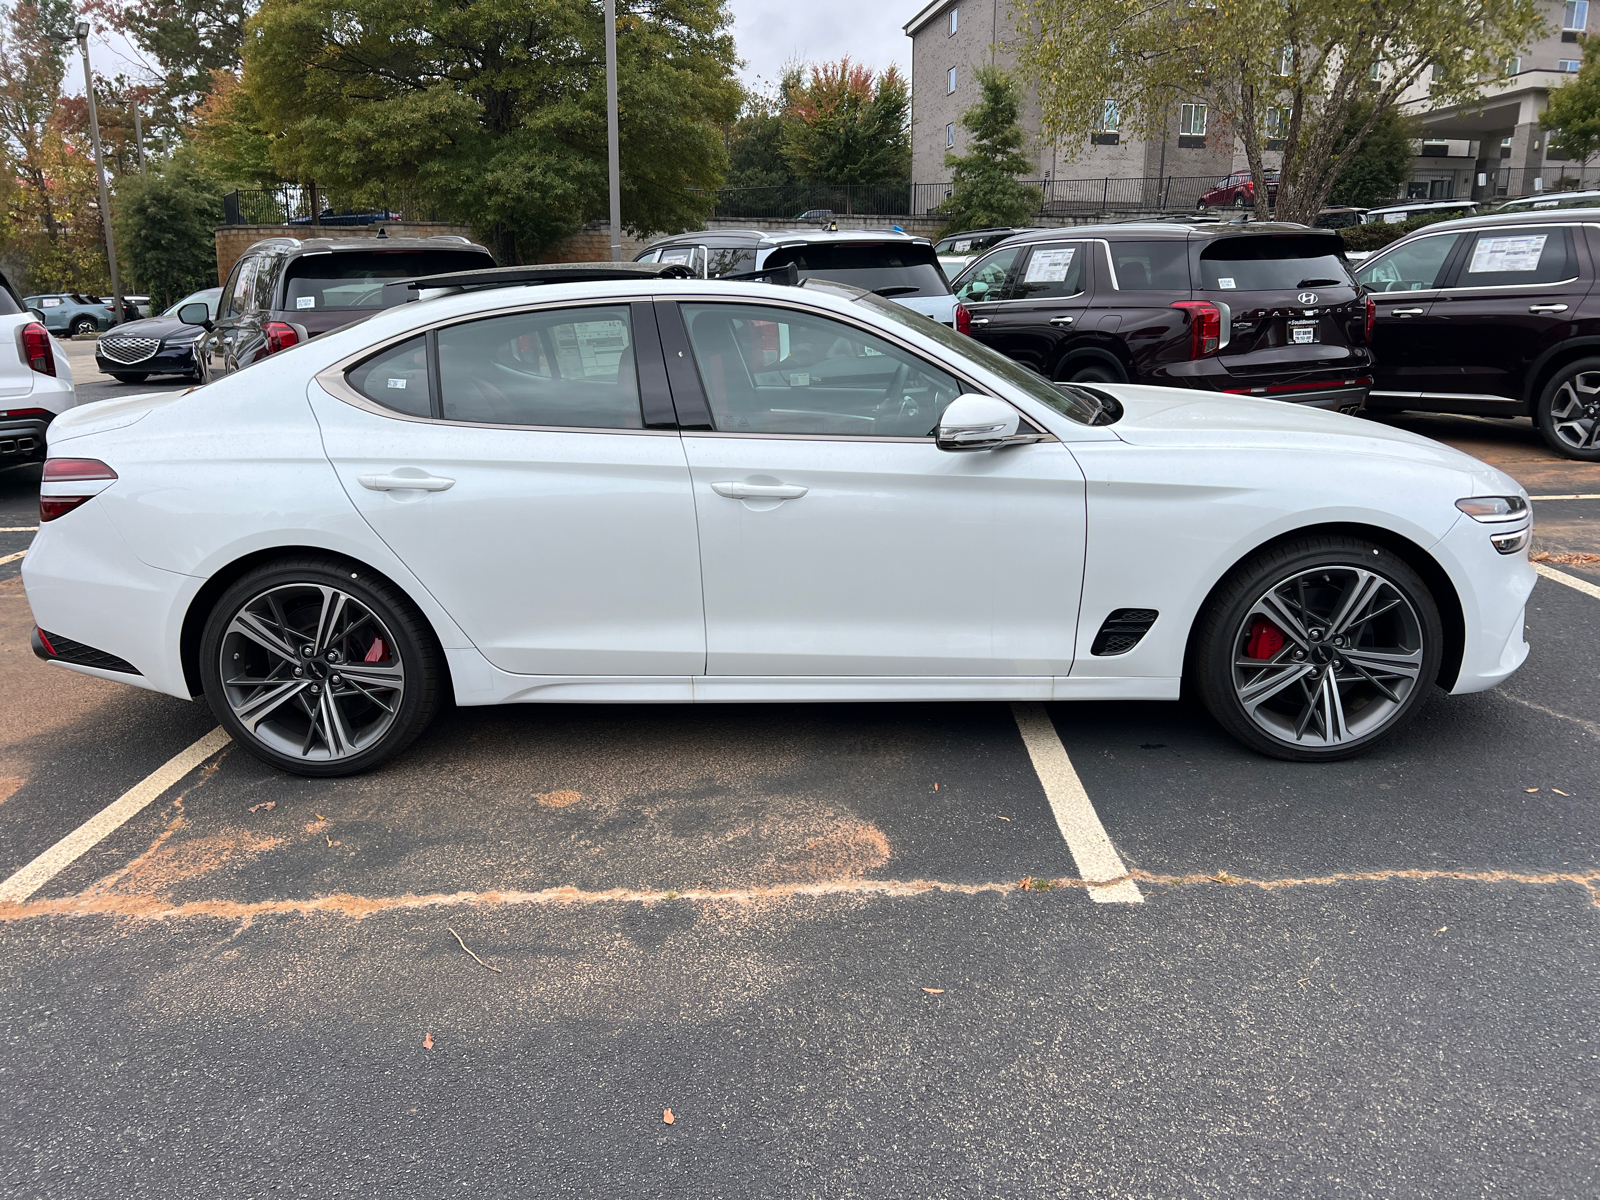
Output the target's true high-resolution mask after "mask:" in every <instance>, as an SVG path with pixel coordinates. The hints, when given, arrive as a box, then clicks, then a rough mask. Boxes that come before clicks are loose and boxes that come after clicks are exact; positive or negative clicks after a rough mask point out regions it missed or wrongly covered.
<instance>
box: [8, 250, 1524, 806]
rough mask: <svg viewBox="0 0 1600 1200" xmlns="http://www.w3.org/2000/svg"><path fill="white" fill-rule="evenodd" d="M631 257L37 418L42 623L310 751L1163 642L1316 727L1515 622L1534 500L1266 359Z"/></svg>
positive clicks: (276, 742)
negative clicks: (1003, 323) (1284, 373)
mask: <svg viewBox="0 0 1600 1200" xmlns="http://www.w3.org/2000/svg"><path fill="white" fill-rule="evenodd" d="M662 271H663V268H660V267H656V266H646V265H640V266H622V267H616V268H610V267H597V268H596V269H595V270H594V271H593V272H592V274H591V277H590V278H588V279H586V280H585V281H581V282H548V281H546V282H537V281H539V280H549V279H550V278H552V277H555V278H560V277H561V275H562V272H560V271H546V272H543V273H541V271H539V270H529V269H524V268H509V269H507V270H506V271H504V272H501V273H499V274H490V275H482V274H480V275H478V276H471V277H462V281H458V282H459V283H460V286H443V287H440V288H437V289H434V290H433V291H431V292H424V293H423V295H424V297H425V298H424V299H423V300H422V301H421V302H420V303H409V304H403V305H400V306H398V307H396V308H393V309H390V310H388V311H385V312H382V313H379V314H378V315H376V316H374V317H372V318H371V319H370V320H367V321H366V322H364V323H362V324H360V325H356V326H353V327H349V328H346V329H344V330H342V331H337V332H334V333H330V334H327V335H325V336H323V337H320V338H318V339H316V340H315V341H313V342H310V343H308V344H305V345H302V346H300V347H297V348H295V349H294V350H292V351H289V352H286V353H282V354H277V355H273V356H272V357H271V358H268V359H265V360H263V361H262V362H260V363H258V364H257V365H255V366H253V367H251V368H250V369H249V370H247V371H241V372H239V373H238V374H236V375H231V376H228V377H227V378H225V379H221V380H219V381H217V382H215V383H213V384H210V385H209V386H207V387H203V388H199V389H195V390H191V391H188V392H185V393H181V394H170V393H169V394H166V395H151V396H138V397H131V398H128V399H124V400H116V401H108V402H105V403H102V404H97V405H94V406H92V407H90V408H86V409H78V410H74V411H72V412H69V413H67V414H65V415H63V416H62V417H60V418H58V419H57V420H56V421H55V423H54V425H52V426H51V429H50V447H51V454H52V458H51V460H50V462H49V463H48V465H47V467H46V470H45V475H44V480H45V482H44V484H43V488H42V493H41V520H42V522H43V524H42V525H41V528H40V532H39V535H38V537H37V539H36V540H35V541H34V543H33V548H32V549H31V551H30V552H29V554H28V557H27V560H26V563H25V566H24V579H25V581H26V586H27V591H28V599H29V601H30V603H31V604H32V607H33V612H34V614H35V618H36V620H37V621H38V622H39V630H38V632H37V634H36V638H35V650H36V652H37V653H38V654H39V655H40V656H41V657H44V658H46V659H48V660H49V661H50V662H51V663H52V664H55V665H58V666H60V667H64V668H66V669H68V670H72V671H79V672H83V673H85V674H89V675H95V676H98V677H101V678H104V679H114V680H119V681H122V682H125V683H131V684H134V685H137V686H140V687H146V688H152V689H154V690H156V691H160V692H164V693H167V694H169V695H172V696H178V697H182V698H185V699H187V698H190V697H197V696H199V695H201V694H203V695H204V696H205V698H206V701H207V703H209V704H210V706H211V708H212V710H213V711H214V712H215V713H216V716H217V719H218V720H219V721H220V722H221V723H222V724H223V726H224V727H225V728H226V729H227V730H228V732H229V733H230V734H231V735H232V736H233V737H234V738H235V739H236V740H238V741H239V742H240V743H242V744H243V745H244V746H246V747H247V748H248V749H250V750H251V751H252V752H253V753H255V754H256V755H258V756H260V757H261V758H262V759H264V760H266V761H267V762H270V763H273V764H276V765H277V766H280V767H282V768H284V769H286V770H289V771H294V772H299V773H302V774H306V775H340V774H347V773H350V772H354V771H359V770H362V769H365V768H368V767H371V766H373V765H374V764H376V763H379V762H382V761H384V760H386V759H388V758H391V757H392V756H394V755H395V754H397V753H399V752H400V751H401V750H402V749H403V748H404V747H405V746H406V745H407V744H408V743H409V742H411V741H412V739H414V738H416V737H417V736H418V735H419V734H420V733H421V732H422V731H423V729H424V728H425V727H426V726H427V724H428V721H429V719H430V718H431V717H432V716H433V713H434V711H435V709H436V708H437V707H438V705H439V703H440V702H441V700H443V699H444V698H445V696H446V695H450V696H453V697H454V699H455V702H456V703H457V704H461V705H474V704H503V703H521V702H536V701H544V702H557V703H572V702H582V701H601V702H608V703H609V702H625V703H634V702H680V703H681V702H700V701H711V702H725V701H801V700H808V701H835V700H843V701H862V700H900V701H905V700H1175V699H1177V698H1178V695H1179V691H1180V689H1182V688H1183V687H1184V685H1185V682H1186V681H1187V683H1188V684H1189V685H1190V686H1191V687H1192V689H1193V691H1194V692H1195V694H1197V695H1199V696H1200V697H1201V698H1202V699H1203V700H1204V702H1205V703H1206V705H1207V706H1208V707H1209V709H1210V711H1211V712H1212V713H1213V714H1214V715H1215V717H1216V719H1217V720H1218V721H1219V722H1220V723H1221V725H1222V726H1223V727H1224V728H1226V729H1227V730H1228V731H1229V732H1231V733H1232V734H1233V735H1234V736H1235V737H1237V738H1239V739H1240V740H1241V741H1243V742H1245V743H1246V744H1247V745H1249V746H1252V747H1254V748H1255V749H1256V750H1258V751H1261V752H1263V753H1265V754H1269V755H1274V756H1277V757H1280V758H1287V759H1301V760H1325V759H1334V758H1342V757H1346V756H1348V755H1351V754H1354V753H1357V752H1360V751H1362V750H1365V749H1367V748H1368V747H1370V746H1372V745H1373V744H1374V743H1375V742H1377V741H1379V740H1380V739H1382V738H1384V737H1386V736H1388V735H1390V734H1392V733H1393V732H1394V731H1395V730H1397V729H1398V728H1399V727H1400V726H1401V725H1403V724H1404V723H1405V722H1406V721H1407V720H1408V719H1409V718H1410V717H1411V716H1413V715H1414V713H1415V712H1416V710H1417V709H1418V707H1419V706H1420V705H1421V704H1422V703H1423V701H1424V700H1425V698H1426V697H1427V695H1428V694H1429V693H1430V692H1431V691H1432V688H1433V686H1434V685H1435V684H1437V685H1439V686H1440V687H1442V688H1443V689H1445V690H1446V691H1449V692H1453V693H1463V692H1474V691H1479V690H1481V689H1484V688H1489V687H1492V686H1494V685H1495V684H1496V683H1498V682H1499V681H1500V680H1502V679H1504V678H1505V677H1506V676H1507V675H1509V674H1510V673H1511V672H1512V671H1514V670H1515V669H1516V668H1517V667H1518V665H1520V664H1521V662H1522V661H1523V659H1524V658H1525V657H1526V655H1527V653H1528V648H1527V646H1526V644H1525V643H1524V641H1523V636H1522V629H1523V606H1524V604H1525V602H1526V600H1527V598H1528V594H1529V592H1530V591H1531V589H1532V586H1533V581H1534V577H1535V576H1534V572H1533V570H1532V568H1531V567H1530V566H1529V564H1528V561H1527V552H1526V547H1527V542H1528V538H1529V534H1530V517H1529V510H1528V504H1527V498H1526V496H1525V495H1524V493H1523V492H1522V490H1521V488H1520V487H1519V486H1518V485H1517V484H1516V483H1515V482H1514V481H1513V480H1512V479H1510V478H1509V477H1507V476H1506V475H1504V474H1502V473H1501V472H1499V471H1497V470H1495V469H1494V468H1492V467H1489V466H1486V465H1484V464H1483V463H1480V462H1478V461H1476V460H1474V459H1472V458H1469V457H1467V456H1466V455H1464V454H1460V453H1457V452H1456V451H1454V450H1451V449H1448V448H1446V447H1444V446H1441V445H1439V444H1437V443H1435V442H1431V441H1428V440H1426V439H1423V438H1420V437H1415V436H1413V435H1411V434H1408V433H1404V432H1400V431H1396V430H1392V429H1388V428H1385V427H1383V426H1379V425H1375V424H1370V423H1367V422H1365V421H1361V420H1358V419H1356V418H1353V417H1345V416H1340V415H1338V414H1334V413H1329V412H1322V411H1318V410H1315V409H1307V408H1303V407H1301V406H1298V405H1292V404H1282V403H1278V402H1275V401H1271V400H1261V399H1251V398H1247V397H1235V396H1226V395H1219V394H1217V393H1210V392H1193V391H1181V390H1175V389H1169V388H1154V387H1140V386H1136V385H1104V386H1103V387H1102V386H1096V387H1094V388H1082V387H1076V386H1070V387H1058V386H1055V385H1052V384H1050V383H1048V382H1046V381H1045V380H1043V379H1041V378H1039V377H1038V376H1035V375H1033V374H1031V373H1029V372H1027V371H1025V370H1023V369H1021V368H1019V367H1017V366H1016V365H1015V364H1013V363H1012V362H1010V361H1009V360H1008V359H1005V358H1002V357H1000V356H999V355H997V354H995V353H993V352H992V351H989V350H987V349H985V348H984V347H983V346H981V345H979V344H978V343H976V342H974V341H972V340H971V339H969V338H966V337H963V336H961V335H959V334H957V333H955V332H953V331H951V330H949V329H946V328H944V327H942V326H941V325H939V324H938V323H936V322H934V321H931V320H928V319H927V318H925V317H922V316H919V315H917V314H915V313H912V312H909V311H908V310H906V309H904V308H901V307H899V306H897V305H895V304H894V303H892V302H890V301H887V300H885V299H883V298H881V297H877V296H873V295H869V294H866V293H863V292H860V291H857V290H856V289H853V288H845V287H842V286H840V285H837V284H827V283H819V282H817V281H811V282H810V283H808V284H807V285H806V286H803V287H781V286H776V285H773V284H769V283H763V282H755V283H742V284H741V283H727V282H718V281H716V280H710V281H704V280H674V279H665V278H658V277H656V276H657V275H660V274H661V273H662ZM574 273H580V274H581V272H573V271H567V272H566V274H567V275H571V274H574ZM528 280H534V281H535V282H527V281H528ZM430 282H432V281H430ZM446 282H448V281H446Z"/></svg>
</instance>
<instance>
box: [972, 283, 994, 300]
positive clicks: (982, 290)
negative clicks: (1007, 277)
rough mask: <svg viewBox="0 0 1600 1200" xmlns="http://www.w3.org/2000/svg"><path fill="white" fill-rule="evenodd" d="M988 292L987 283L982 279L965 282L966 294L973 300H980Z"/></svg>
mask: <svg viewBox="0 0 1600 1200" xmlns="http://www.w3.org/2000/svg"><path fill="white" fill-rule="evenodd" d="M988 294H989V284H988V282H987V281H985V280H982V279H974V280H973V281H972V282H971V283H969V284H967V296H968V297H969V298H970V299H973V300H982V299H983V298H984V297H985V296H987V295H988Z"/></svg>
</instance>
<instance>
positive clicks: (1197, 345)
mask: <svg viewBox="0 0 1600 1200" xmlns="http://www.w3.org/2000/svg"><path fill="white" fill-rule="evenodd" d="M1172 307H1173V308H1181V309H1183V310H1185V311H1186V312H1187V313H1188V314H1189V357H1190V358H1204V357H1205V356H1206V355H1208V354H1215V353H1216V352H1217V347H1218V346H1219V345H1220V344H1221V343H1222V310H1221V309H1220V308H1218V307H1217V306H1216V305H1215V304H1212V303H1211V302H1210V301H1209V300H1179V301H1177V302H1176V303H1175V304H1173V306H1172Z"/></svg>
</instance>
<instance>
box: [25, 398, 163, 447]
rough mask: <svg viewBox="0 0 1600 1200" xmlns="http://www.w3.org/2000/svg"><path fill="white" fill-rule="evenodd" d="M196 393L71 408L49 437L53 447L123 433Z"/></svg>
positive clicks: (53, 423)
mask: <svg viewBox="0 0 1600 1200" xmlns="http://www.w3.org/2000/svg"><path fill="white" fill-rule="evenodd" d="M192 390H193V389H190V388H186V389H184V390H182V391H176V392H146V393H145V394H144V395H142V396H123V397H120V398H118V399H116V400H99V401H95V402H93V403H90V404H80V405H79V406H78V407H77V408H69V409H68V410H67V411H66V412H64V413H62V414H61V415H60V416H59V417H57V418H56V419H55V420H54V421H52V422H50V429H49V431H48V433H47V434H46V436H47V437H48V439H49V442H50V444H51V445H52V446H54V445H56V444H58V443H60V442H64V441H67V440H68V439H69V438H79V437H86V436H87V435H89V434H91V433H105V432H106V431H107V430H110V429H122V428H125V427H126V426H129V425H132V424H134V423H135V422H137V421H142V420H144V418H145V417H147V416H149V415H150V414H151V413H153V412H154V411H155V410H156V409H158V408H164V407H166V406H167V405H168V404H172V403H175V402H176V401H178V400H181V399H183V398H184V397H185V396H187V395H188V394H189V392H190V391H192Z"/></svg>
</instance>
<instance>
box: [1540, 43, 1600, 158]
mask: <svg viewBox="0 0 1600 1200" xmlns="http://www.w3.org/2000/svg"><path fill="white" fill-rule="evenodd" d="M1539 124H1540V126H1541V127H1542V128H1544V129H1548V130H1550V131H1551V134H1550V149H1552V150H1554V151H1556V152H1558V153H1560V154H1565V155H1566V156H1567V157H1568V158H1576V159H1578V160H1579V161H1580V162H1588V161H1589V159H1590V158H1591V157H1592V156H1593V155H1594V154H1595V153H1596V152H1600V38H1588V39H1586V40H1585V41H1584V44H1583V65H1582V66H1581V67H1579V68H1578V75H1577V78H1575V79H1572V80H1570V81H1568V82H1567V83H1564V84H1562V85H1561V86H1560V87H1558V88H1554V89H1552V91H1551V92H1550V104H1549V106H1548V107H1547V108H1546V109H1545V110H1544V113H1543V115H1542V116H1540V118H1539Z"/></svg>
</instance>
